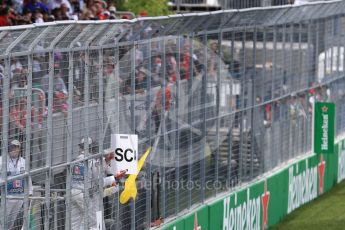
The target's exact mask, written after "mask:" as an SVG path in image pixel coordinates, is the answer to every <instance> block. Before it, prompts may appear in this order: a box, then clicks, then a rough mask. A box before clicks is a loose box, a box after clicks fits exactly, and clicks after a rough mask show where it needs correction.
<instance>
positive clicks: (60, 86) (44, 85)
mask: <svg viewBox="0 0 345 230" xmlns="http://www.w3.org/2000/svg"><path fill="white" fill-rule="evenodd" d="M54 68H55V69H54V78H53V89H54V91H55V92H57V91H59V92H62V93H64V94H67V87H66V84H65V82H64V80H63V79H62V76H61V70H60V69H59V68H60V65H59V64H57V63H55V64H54ZM40 88H41V89H42V90H43V91H44V92H45V94H46V98H48V90H49V73H47V74H46V75H44V76H43V78H42V80H41V86H40Z"/></svg>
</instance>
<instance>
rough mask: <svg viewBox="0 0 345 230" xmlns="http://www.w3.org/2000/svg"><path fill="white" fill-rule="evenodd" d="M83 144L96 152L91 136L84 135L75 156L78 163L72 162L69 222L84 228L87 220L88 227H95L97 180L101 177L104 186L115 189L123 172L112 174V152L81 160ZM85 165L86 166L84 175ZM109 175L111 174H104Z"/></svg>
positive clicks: (95, 144)
mask: <svg viewBox="0 0 345 230" xmlns="http://www.w3.org/2000/svg"><path fill="white" fill-rule="evenodd" d="M85 145H87V147H88V151H89V154H91V155H93V154H97V153H98V148H99V147H98V144H97V142H95V141H94V140H93V139H92V138H91V137H85V138H83V139H82V140H81V142H80V144H79V149H80V152H79V155H78V157H77V158H76V160H77V161H80V162H78V163H74V164H72V172H71V173H72V175H71V177H72V185H71V187H72V190H71V192H72V199H71V207H72V214H71V223H72V229H74V230H76V229H84V225H85V222H86V221H88V223H89V228H90V229H97V227H98V226H97V219H96V213H97V211H98V210H99V196H98V191H99V186H98V184H99V180H101V179H103V185H104V187H113V188H114V189H117V183H116V180H119V179H120V178H122V177H124V175H125V172H121V173H119V174H117V175H115V176H114V174H115V171H111V170H113V168H112V167H111V166H110V162H111V160H112V159H113V158H114V153H108V154H107V155H106V156H105V158H104V159H90V160H87V162H84V161H81V160H83V159H84V158H85ZM100 160H103V161H104V162H103V166H104V168H103V169H100ZM85 167H87V168H88V170H87V173H88V174H87V175H85V171H86V170H85ZM105 175H111V176H105ZM86 176H87V177H88V178H90V180H89V184H85V177H86ZM85 189H88V190H89V199H90V200H89V201H90V202H89V207H88V209H87V210H86V209H85V206H84V204H85V198H84V196H85V194H84V191H85ZM84 212H87V215H88V220H85V219H84Z"/></svg>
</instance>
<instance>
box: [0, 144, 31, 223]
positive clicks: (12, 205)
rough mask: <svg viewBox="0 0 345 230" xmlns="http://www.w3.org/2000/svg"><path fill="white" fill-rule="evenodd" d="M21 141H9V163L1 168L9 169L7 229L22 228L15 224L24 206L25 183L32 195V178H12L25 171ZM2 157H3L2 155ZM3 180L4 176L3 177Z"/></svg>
mask: <svg viewBox="0 0 345 230" xmlns="http://www.w3.org/2000/svg"><path fill="white" fill-rule="evenodd" d="M21 145H22V144H21V143H20V141H18V140H12V141H11V142H10V143H9V146H8V147H9V149H8V156H7V164H6V166H5V165H0V168H2V167H6V171H7V176H8V177H7V201H6V202H7V203H6V217H7V224H6V226H7V229H14V228H19V229H20V228H21V226H14V223H15V221H16V219H17V217H18V214H19V213H20V210H21V209H22V206H23V198H24V192H25V191H24V190H25V183H28V190H29V195H32V193H33V188H32V182H31V178H30V177H29V178H28V179H26V178H22V179H16V180H11V177H12V176H17V175H20V174H23V173H25V165H26V164H25V159H24V158H23V157H21ZM0 158H1V157H0ZM1 162H2V160H0V164H1ZM2 180H3V178H2Z"/></svg>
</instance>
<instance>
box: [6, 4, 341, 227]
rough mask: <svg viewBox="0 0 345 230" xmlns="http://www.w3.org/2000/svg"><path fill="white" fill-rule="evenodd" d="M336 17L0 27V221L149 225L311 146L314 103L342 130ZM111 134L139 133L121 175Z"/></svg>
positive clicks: (248, 13) (321, 8) (308, 10)
mask: <svg viewBox="0 0 345 230" xmlns="http://www.w3.org/2000/svg"><path fill="white" fill-rule="evenodd" d="M344 12H345V2H344V1H331V2H327V3H314V4H308V5H302V6H284V7H273V8H260V9H253V10H229V11H220V12H214V13H201V14H185V15H173V16H169V17H159V18H139V19H135V20H131V21H129V20H125V21H120V20H117V21H116V20H115V21H102V22H88V21H87V22H56V23H50V24H42V25H30V26H25V27H11V28H0V73H1V75H0V83H1V87H0V89H1V94H0V95H1V107H0V108H1V115H2V117H1V180H0V186H1V209H0V210H1V213H2V214H3V215H1V216H0V224H1V225H0V229H9V228H11V227H13V226H15V227H16V228H17V229H21V228H22V227H23V228H24V229H80V228H84V229H87V228H90V227H95V226H100V225H102V226H103V227H104V228H103V229H148V228H150V227H154V226H156V225H158V224H159V222H160V221H159V220H160V218H162V219H163V220H164V221H166V220H168V219H170V218H174V217H175V216H177V215H181V213H184V212H185V211H186V210H190V209H193V208H194V207H197V206H198V205H201V204H203V203H205V202H206V201H207V200H210V199H212V198H214V197H216V196H219V195H221V194H223V193H226V192H229V191H231V190H232V189H234V188H236V187H237V186H240V185H242V184H243V183H247V182H250V181H253V180H255V179H257V178H260V176H262V175H263V174H264V173H266V172H269V171H270V170H272V169H274V168H276V167H279V166H280V165H282V164H284V162H287V161H288V160H291V159H293V158H295V157H297V156H300V155H303V154H306V153H308V152H310V151H311V148H310V147H311V132H312V129H311V108H312V104H313V103H314V102H315V101H332V102H334V103H335V104H336V124H337V126H336V134H337V135H340V134H341V133H343V132H344V128H345V122H344V115H345V114H344V113H345V109H344V102H345V97H344V96H345V95H344V92H343V91H344V90H343V89H344V87H345V81H344V60H345V59H344V36H345V31H344V28H345V27H344V22H345V14H344ZM17 97H18V98H21V99H19V100H18V99H16V98H17ZM18 127H19V128H18ZM111 134H136V135H138V139H139V146H138V147H139V159H140V158H141V157H142V156H143V155H144V156H147V158H146V159H145V160H144V161H143V168H142V169H141V170H140V173H139V174H138V175H137V176H136V177H133V176H132V177H130V176H128V175H127V176H124V177H123V178H120V177H121V176H119V175H116V172H117V171H116V167H115V166H114V159H113V157H114V155H113V154H112V151H113V150H112V149H111ZM89 138H91V139H89ZM144 153H145V154H144ZM18 154H19V155H20V156H21V157H22V158H20V157H19V156H18ZM18 157H19V158H18ZM141 159H144V158H141ZM114 176H115V177H116V180H115V178H114ZM102 178H106V179H104V180H102ZM114 180H115V182H116V183H108V182H109V181H112V182H114ZM126 186H127V187H126ZM128 188H129V189H128ZM133 191H137V194H136V196H135V192H133ZM124 193H125V195H126V196H131V195H133V196H134V197H136V199H129V201H128V202H124V200H123V196H124V195H123V194H124ZM121 197H122V198H121ZM36 198H37V199H36ZM33 200H35V202H32V201H33ZM5 213H6V214H5Z"/></svg>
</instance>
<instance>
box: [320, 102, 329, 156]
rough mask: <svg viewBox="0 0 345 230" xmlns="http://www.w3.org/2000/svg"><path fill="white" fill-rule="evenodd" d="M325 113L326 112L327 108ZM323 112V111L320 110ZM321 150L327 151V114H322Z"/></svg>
mask: <svg viewBox="0 0 345 230" xmlns="http://www.w3.org/2000/svg"><path fill="white" fill-rule="evenodd" d="M325 108H326V112H327V107H325ZM322 110H323V111H324V109H322ZM321 149H322V150H328V114H322V145H321Z"/></svg>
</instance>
